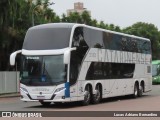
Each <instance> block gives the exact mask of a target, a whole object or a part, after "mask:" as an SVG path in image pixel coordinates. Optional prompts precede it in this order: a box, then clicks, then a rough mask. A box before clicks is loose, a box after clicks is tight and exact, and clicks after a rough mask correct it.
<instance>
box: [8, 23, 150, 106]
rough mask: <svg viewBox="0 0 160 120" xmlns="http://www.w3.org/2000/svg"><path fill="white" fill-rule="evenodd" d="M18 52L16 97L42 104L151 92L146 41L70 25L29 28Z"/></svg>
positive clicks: (95, 100)
mask: <svg viewBox="0 0 160 120" xmlns="http://www.w3.org/2000/svg"><path fill="white" fill-rule="evenodd" d="M18 53H21V70H20V94H21V100H23V101H39V102H40V103H41V104H42V105H49V104H50V103H55V104H56V103H63V102H71V101H81V102H82V104H83V105H88V104H90V103H94V104H95V103H99V102H100V100H101V99H102V98H108V97H114V96H123V95H132V96H133V97H138V96H142V94H143V92H147V91H150V90H151V87H152V73H151V57H152V56H151V43H150V40H149V39H146V38H142V37H137V36H133V35H127V34H123V33H119V32H113V31H109V30H105V29H100V28H96V27H91V26H87V25H84V24H75V23H50V24H43V25H38V26H34V27H31V28H30V29H29V30H28V31H27V33H26V36H25V39H24V43H23V47H22V50H18V51H16V52H14V53H12V54H11V56H10V64H11V65H14V64H15V57H16V55H17V54H18Z"/></svg>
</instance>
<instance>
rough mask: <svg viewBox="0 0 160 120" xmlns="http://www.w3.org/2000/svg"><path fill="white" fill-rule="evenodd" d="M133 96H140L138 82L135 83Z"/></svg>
mask: <svg viewBox="0 0 160 120" xmlns="http://www.w3.org/2000/svg"><path fill="white" fill-rule="evenodd" d="M133 97H134V98H136V97H138V84H136V83H135V85H134V93H133Z"/></svg>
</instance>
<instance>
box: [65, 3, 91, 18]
mask: <svg viewBox="0 0 160 120" xmlns="http://www.w3.org/2000/svg"><path fill="white" fill-rule="evenodd" d="M84 11H87V12H88V13H89V15H90V16H91V11H89V10H87V9H86V8H84V7H83V3H81V2H77V3H74V9H68V10H67V16H69V15H70V14H71V13H73V12H77V13H79V14H82V13H83V12H84Z"/></svg>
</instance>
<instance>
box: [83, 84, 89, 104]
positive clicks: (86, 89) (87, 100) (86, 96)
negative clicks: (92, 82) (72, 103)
mask: <svg viewBox="0 0 160 120" xmlns="http://www.w3.org/2000/svg"><path fill="white" fill-rule="evenodd" d="M90 101H91V92H90V87H89V85H87V86H86V88H85V91H84V100H83V101H82V105H84V106H86V105H89V104H90Z"/></svg>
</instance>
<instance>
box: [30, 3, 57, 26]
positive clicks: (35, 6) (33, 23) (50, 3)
mask: <svg viewBox="0 0 160 120" xmlns="http://www.w3.org/2000/svg"><path fill="white" fill-rule="evenodd" d="M53 4H55V3H54V2H51V3H49V2H48V3H43V4H38V5H36V6H35V7H34V8H33V10H32V26H34V10H35V9H36V8H38V7H39V6H44V5H53Z"/></svg>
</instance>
